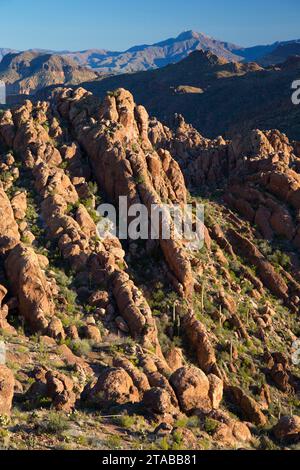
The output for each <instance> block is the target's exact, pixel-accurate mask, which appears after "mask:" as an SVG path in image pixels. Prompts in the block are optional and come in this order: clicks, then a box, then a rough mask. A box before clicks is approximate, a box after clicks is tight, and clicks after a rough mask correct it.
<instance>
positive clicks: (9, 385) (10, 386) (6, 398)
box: [0, 364, 15, 416]
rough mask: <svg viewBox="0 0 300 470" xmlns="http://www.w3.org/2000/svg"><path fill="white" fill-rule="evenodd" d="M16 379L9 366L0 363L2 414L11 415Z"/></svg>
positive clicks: (0, 412)
mask: <svg viewBox="0 0 300 470" xmlns="http://www.w3.org/2000/svg"><path fill="white" fill-rule="evenodd" d="M14 384H15V379H14V375H13V373H12V371H11V370H10V369H8V367H6V366H4V365H1V364H0V416H5V415H10V411H11V407H12V399H13V396H14Z"/></svg>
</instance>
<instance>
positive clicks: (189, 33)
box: [176, 30, 209, 41]
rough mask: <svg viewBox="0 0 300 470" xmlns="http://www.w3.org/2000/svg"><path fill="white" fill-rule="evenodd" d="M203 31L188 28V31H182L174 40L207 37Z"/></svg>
mask: <svg viewBox="0 0 300 470" xmlns="http://www.w3.org/2000/svg"><path fill="white" fill-rule="evenodd" d="M208 37H209V36H207V35H206V34H204V33H199V32H197V31H193V30H189V31H183V32H182V33H180V34H179V36H177V38H176V40H178V41H188V40H189V39H197V40H199V39H201V38H208Z"/></svg>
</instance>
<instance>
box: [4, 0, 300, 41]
mask: <svg viewBox="0 0 300 470" xmlns="http://www.w3.org/2000/svg"><path fill="white" fill-rule="evenodd" d="M0 6H1V10H0V18H1V27H0V47H11V48H15V49H28V48H45V49H70V50H83V49H88V48H105V49H111V50H124V49H127V48H129V47H131V46H133V45H135V44H143V43H148V44H149V43H150V44H151V43H153V42H156V41H160V40H162V39H166V38H168V37H174V36H176V35H177V34H179V33H180V32H182V31H185V30H190V29H193V30H195V31H201V32H205V33H206V34H208V35H210V36H214V37H216V38H217V39H223V40H226V41H230V42H234V43H237V44H241V45H245V46H249V45H255V44H259V43H260V44H261V43H270V42H274V41H276V40H286V39H295V38H300V2H299V0H223V1H221V0H206V1H204V0H152V1H150V2H149V1H146V0H127V1H126V0H106V1H103V0H0Z"/></svg>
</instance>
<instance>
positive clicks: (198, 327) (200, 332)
mask: <svg viewBox="0 0 300 470" xmlns="http://www.w3.org/2000/svg"><path fill="white" fill-rule="evenodd" d="M184 328H185V332H186V335H187V337H188V339H189V340H190V342H191V344H192V345H193V347H194V348H195V350H196V354H197V360H198V365H199V367H200V368H201V369H202V370H203V371H204V372H206V373H210V372H212V371H213V370H214V367H215V365H216V356H215V351H214V349H213V347H212V345H211V342H210V339H209V337H208V334H207V331H206V329H205V327H204V325H202V324H201V322H200V321H198V320H197V319H196V317H195V316H194V314H193V312H190V313H189V314H187V315H186V317H185V318H184Z"/></svg>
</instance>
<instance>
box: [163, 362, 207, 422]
mask: <svg viewBox="0 0 300 470" xmlns="http://www.w3.org/2000/svg"><path fill="white" fill-rule="evenodd" d="M170 383H171V385H172V387H173V388H174V390H175V393H176V396H177V398H178V401H179V403H180V407H181V409H182V410H183V411H184V412H185V413H189V412H191V411H194V410H197V409H200V410H206V411H207V410H210V409H211V402H210V399H209V381H208V378H207V376H206V375H205V374H204V372H202V371H201V370H200V369H197V368H196V367H182V368H181V369H178V370H177V371H176V372H174V374H173V375H172V376H171V378H170Z"/></svg>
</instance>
